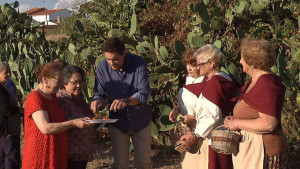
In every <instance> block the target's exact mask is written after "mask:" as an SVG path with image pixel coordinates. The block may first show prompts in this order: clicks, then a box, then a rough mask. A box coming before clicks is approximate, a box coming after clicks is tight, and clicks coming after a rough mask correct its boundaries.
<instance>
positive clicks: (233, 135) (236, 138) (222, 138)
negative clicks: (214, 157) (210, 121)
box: [211, 125, 240, 154]
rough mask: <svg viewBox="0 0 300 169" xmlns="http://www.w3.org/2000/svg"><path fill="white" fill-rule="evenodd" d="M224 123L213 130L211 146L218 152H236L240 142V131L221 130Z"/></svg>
mask: <svg viewBox="0 0 300 169" xmlns="http://www.w3.org/2000/svg"><path fill="white" fill-rule="evenodd" d="M221 127H224V125H221V126H219V127H217V128H215V129H214V130H213V131H212V132H211V148H212V149H213V150H214V151H215V152H216V153H222V154H236V153H237V152H238V146H239V142H240V133H239V132H237V131H229V130H219V129H220V128H221Z"/></svg>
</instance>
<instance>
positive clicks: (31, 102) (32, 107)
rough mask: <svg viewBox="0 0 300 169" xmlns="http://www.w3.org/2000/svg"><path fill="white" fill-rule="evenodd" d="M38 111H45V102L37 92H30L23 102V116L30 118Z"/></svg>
mask: <svg viewBox="0 0 300 169" xmlns="http://www.w3.org/2000/svg"><path fill="white" fill-rule="evenodd" d="M39 110H47V106H46V104H45V100H44V98H43V96H42V95H41V94H39V93H38V92H37V91H33V92H31V93H30V94H29V95H28V97H27V99H26V101H25V111H24V113H25V116H26V117H28V118H30V117H31V115H32V114H33V113H34V112H36V111H39Z"/></svg>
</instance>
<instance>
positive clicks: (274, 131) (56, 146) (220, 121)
mask: <svg viewBox="0 0 300 169" xmlns="http://www.w3.org/2000/svg"><path fill="white" fill-rule="evenodd" d="M103 52H104V55H105V60H103V61H101V62H100V63H99V64H98V66H97V68H96V71H95V86H94V89H95V95H94V97H93V99H92V102H91V103H90V105H89V104H88V103H87V102H86V101H85V98H84V96H83V94H82V89H83V83H84V82H85V80H86V79H85V72H84V70H83V69H82V68H80V67H78V66H75V65H66V64H64V63H63V62H62V61H61V60H58V61H54V62H48V63H45V64H44V65H40V66H38V67H36V69H35V74H36V77H37V79H38V81H39V84H38V85H37V86H36V87H35V89H34V90H33V91H31V93H30V94H29V95H28V96H27V98H26V101H25V106H24V113H23V111H22V109H21V108H19V107H18V101H17V94H16V93H17V92H16V87H15V85H14V84H13V82H12V81H11V80H10V77H11V72H10V68H9V65H8V63H7V62H4V61H1V62H0V97H1V99H0V134H1V136H0V168H14V169H15V168H20V117H21V116H22V115H23V116H24V149H23V156H22V168H23V169H34V168H36V169H66V168H68V169H84V168H86V166H87V162H88V161H89V160H91V159H92V154H93V148H92V146H93V136H94V132H95V130H94V127H93V124H91V123H89V122H88V121H87V120H88V119H91V118H92V117H94V113H97V112H98V111H99V110H102V109H104V108H105V107H106V105H108V109H109V118H111V119H118V121H117V122H115V123H112V124H111V125H109V130H110V136H111V145H112V152H113V157H114V164H113V166H112V168H118V169H123V168H128V166H129V145H130V139H131V140H132V143H133V146H134V162H135V167H136V168H138V169H148V168H151V158H150V155H151V125H150V121H151V114H152V112H151V109H150V108H149V106H148V105H147V101H148V98H149V96H150V94H151V91H150V85H149V80H148V74H147V67H146V63H145V61H144V60H143V59H142V58H141V57H139V56H137V55H133V54H130V53H127V52H126V49H125V45H124V43H123V42H122V41H121V40H120V39H119V38H116V37H113V38H110V39H108V40H107V41H106V42H105V43H104V46H103ZM224 58H225V56H224V54H223V53H222V52H221V51H220V49H218V48H217V47H215V46H214V45H210V44H207V45H205V46H203V47H201V48H199V49H190V50H188V51H187V52H186V53H185V55H184V57H183V64H184V65H186V68H187V76H186V77H185V84H183V88H182V89H180V91H179V94H178V106H176V107H174V108H173V110H172V111H171V112H170V115H169V119H170V121H173V122H175V121H177V116H178V115H179V114H182V118H181V120H182V123H184V124H187V126H188V127H190V130H191V132H188V133H185V134H184V135H183V136H182V137H181V138H180V141H181V142H182V145H183V146H189V147H193V146H194V145H196V144H197V145H198V146H196V148H197V151H196V153H194V152H192V153H191V152H188V151H187V152H184V153H182V160H181V166H182V168H187V169H192V168H198V169H200V168H201V169H202V168H203V169H206V168H207V169H232V168H239V169H252V168H253V169H259V168H261V169H282V168H284V167H285V164H286V153H287V141H286V138H285V136H284V134H283V132H282V129H281V124H280V118H281V109H282V107H283V103H284V95H285V87H284V85H283V84H282V82H281V79H280V77H278V76H276V75H274V74H272V73H271V72H270V71H269V69H270V67H271V66H273V65H274V63H275V53H274V49H273V48H272V46H271V44H270V43H269V42H267V41H266V40H258V39H255V38H250V39H244V40H243V41H242V44H241V60H240V63H241V64H242V66H243V71H244V72H245V73H247V74H248V75H249V76H250V77H251V78H250V79H249V81H248V82H247V83H246V84H245V85H244V86H243V87H242V88H241V89H240V85H239V84H238V83H237V82H236V81H235V79H234V77H233V76H231V75H228V74H226V73H224V72H222V71H220V70H221V67H222V62H223V60H224ZM239 90H240V94H239ZM221 125H224V126H225V127H226V128H228V129H230V130H237V131H240V133H241V137H242V139H241V142H240V143H239V151H238V153H237V154H235V155H227V154H220V153H216V152H214V151H213V150H212V148H211V140H210V136H211V132H212V131H213V130H214V129H215V128H216V127H218V126H221Z"/></svg>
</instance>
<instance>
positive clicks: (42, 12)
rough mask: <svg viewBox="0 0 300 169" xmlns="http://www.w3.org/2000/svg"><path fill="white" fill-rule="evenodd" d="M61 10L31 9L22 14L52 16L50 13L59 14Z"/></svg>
mask: <svg viewBox="0 0 300 169" xmlns="http://www.w3.org/2000/svg"><path fill="white" fill-rule="evenodd" d="M61 10H64V9H51V10H48V9H46V8H32V9H30V10H28V11H26V12H24V13H26V14H27V15H30V16H35V15H46V14H47V15H49V14H52V13H55V12H59V11H61Z"/></svg>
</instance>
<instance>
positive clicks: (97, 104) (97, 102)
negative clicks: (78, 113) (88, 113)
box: [91, 100, 104, 113]
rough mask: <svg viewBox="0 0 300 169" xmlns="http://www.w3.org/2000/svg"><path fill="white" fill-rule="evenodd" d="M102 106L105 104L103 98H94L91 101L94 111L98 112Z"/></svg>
mask: <svg viewBox="0 0 300 169" xmlns="http://www.w3.org/2000/svg"><path fill="white" fill-rule="evenodd" d="M102 106H104V105H103V102H102V101H101V100H94V101H92V103H91V109H92V111H93V112H94V113H97V112H98V110H99V108H100V107H102Z"/></svg>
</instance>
